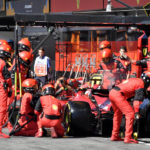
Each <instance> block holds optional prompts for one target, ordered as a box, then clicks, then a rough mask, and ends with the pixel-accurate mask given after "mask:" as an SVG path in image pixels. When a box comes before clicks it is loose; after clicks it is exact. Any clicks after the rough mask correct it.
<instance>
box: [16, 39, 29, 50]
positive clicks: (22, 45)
mask: <svg viewBox="0 0 150 150" xmlns="http://www.w3.org/2000/svg"><path fill="white" fill-rule="evenodd" d="M18 50H19V51H28V52H29V51H31V43H30V41H29V39H28V38H22V39H21V40H20V41H19V42H18Z"/></svg>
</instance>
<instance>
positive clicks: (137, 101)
mask: <svg viewBox="0 0 150 150" xmlns="http://www.w3.org/2000/svg"><path fill="white" fill-rule="evenodd" d="M143 100H144V88H140V89H138V90H136V91H135V96H134V101H133V108H134V112H135V114H139V108H140V105H141V104H142V102H143Z"/></svg>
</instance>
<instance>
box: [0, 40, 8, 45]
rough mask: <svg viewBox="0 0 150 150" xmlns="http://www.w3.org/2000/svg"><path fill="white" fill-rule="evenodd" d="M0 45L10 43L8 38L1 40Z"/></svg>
mask: <svg viewBox="0 0 150 150" xmlns="http://www.w3.org/2000/svg"><path fill="white" fill-rule="evenodd" d="M0 45H9V44H8V42H7V41H6V40H0Z"/></svg>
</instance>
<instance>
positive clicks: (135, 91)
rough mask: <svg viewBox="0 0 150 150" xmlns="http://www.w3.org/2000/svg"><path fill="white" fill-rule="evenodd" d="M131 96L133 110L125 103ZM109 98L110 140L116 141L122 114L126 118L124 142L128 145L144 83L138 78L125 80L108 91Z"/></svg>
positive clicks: (142, 96) (142, 94)
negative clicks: (110, 107) (110, 114)
mask: <svg viewBox="0 0 150 150" xmlns="http://www.w3.org/2000/svg"><path fill="white" fill-rule="evenodd" d="M133 96H134V102H133V106H134V109H133V108H132V107H131V105H130V104H129V102H128V101H127V99H128V98H131V97H133ZM109 98H110V101H111V103H112V107H113V110H114V117H113V130H112V137H111V140H113V141H114V140H118V137H119V129H120V124H121V120H122V115H123V114H124V115H125V118H126V127H125V128H126V130H125V139H124V142H125V143H130V140H131V136H132V132H133V121H134V115H135V113H137V112H138V111H139V105H140V104H141V103H142V100H143V99H144V82H143V80H142V79H140V78H130V79H128V80H125V81H124V82H122V83H121V84H119V85H117V86H116V87H114V88H113V89H112V90H111V91H110V93H109Z"/></svg>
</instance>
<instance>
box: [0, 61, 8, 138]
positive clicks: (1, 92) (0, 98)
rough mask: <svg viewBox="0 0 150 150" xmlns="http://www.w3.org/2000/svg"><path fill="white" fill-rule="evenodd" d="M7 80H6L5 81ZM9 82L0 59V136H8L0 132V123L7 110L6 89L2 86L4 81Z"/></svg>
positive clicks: (6, 71) (1, 123) (3, 62)
mask: <svg viewBox="0 0 150 150" xmlns="http://www.w3.org/2000/svg"><path fill="white" fill-rule="evenodd" d="M6 80H7V81H6ZM6 82H10V73H9V72H8V70H7V68H6V63H5V61H4V60H3V59H0V138H8V137H9V136H8V135H5V134H4V133H2V125H3V122H4V118H5V115H6V112H7V98H8V93H7V89H5V88H4V83H6Z"/></svg>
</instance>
